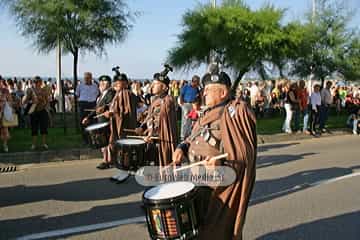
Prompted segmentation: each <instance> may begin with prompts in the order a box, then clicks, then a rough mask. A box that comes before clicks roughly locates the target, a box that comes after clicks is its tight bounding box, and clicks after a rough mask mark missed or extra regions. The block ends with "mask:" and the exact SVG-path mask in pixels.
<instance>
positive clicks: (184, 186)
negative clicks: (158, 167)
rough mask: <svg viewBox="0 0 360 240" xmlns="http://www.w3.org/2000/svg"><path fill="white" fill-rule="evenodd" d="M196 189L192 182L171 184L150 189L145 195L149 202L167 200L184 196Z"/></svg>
mask: <svg viewBox="0 0 360 240" xmlns="http://www.w3.org/2000/svg"><path fill="white" fill-rule="evenodd" d="M194 188H195V185H194V184H193V183H192V182H171V183H165V184H161V185H159V186H156V187H153V188H150V189H149V190H147V191H146V192H145V193H144V198H146V199H149V200H165V199H171V198H176V197H179V196H181V195H184V194H186V193H188V192H190V191H192V190H193V189H194Z"/></svg>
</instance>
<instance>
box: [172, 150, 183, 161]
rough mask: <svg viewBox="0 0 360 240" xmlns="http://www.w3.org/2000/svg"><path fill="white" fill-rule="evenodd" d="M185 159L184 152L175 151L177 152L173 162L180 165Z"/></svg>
mask: <svg viewBox="0 0 360 240" xmlns="http://www.w3.org/2000/svg"><path fill="white" fill-rule="evenodd" d="M183 157H184V152H183V150H181V149H180V148H177V149H175V151H174V153H173V155H172V160H173V162H174V163H175V164H180V163H181V160H182V159H183Z"/></svg>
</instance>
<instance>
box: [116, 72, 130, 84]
mask: <svg viewBox="0 0 360 240" xmlns="http://www.w3.org/2000/svg"><path fill="white" fill-rule="evenodd" d="M117 81H125V82H128V81H129V80H128V78H127V76H126V74H125V73H120V74H119V75H115V76H114V82H117Z"/></svg>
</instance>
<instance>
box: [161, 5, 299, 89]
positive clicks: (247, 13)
mask: <svg viewBox="0 0 360 240" xmlns="http://www.w3.org/2000/svg"><path fill="white" fill-rule="evenodd" d="M283 15H284V11H283V10H282V9H276V8H274V7H273V6H271V5H265V6H264V7H262V8H260V9H259V10H257V11H252V10H251V9H250V8H249V7H248V6H246V5H245V4H244V3H243V1H236V0H229V1H224V2H223V5H221V6H220V7H217V8H215V9H214V8H212V7H211V6H209V5H202V6H200V7H198V8H196V9H195V10H190V11H188V12H186V13H185V15H184V16H183V20H182V26H183V32H182V33H181V34H180V35H178V43H177V46H176V47H174V48H172V49H171V50H170V51H169V56H168V61H169V62H170V63H171V64H173V65H174V66H175V67H176V68H182V69H185V70H188V69H191V68H196V67H198V66H200V65H201V64H203V63H208V62H209V52H210V51H214V52H215V53H216V55H217V59H218V61H219V62H220V63H221V64H222V65H223V67H224V68H230V69H232V70H234V71H235V72H236V73H237V77H236V80H235V81H234V83H233V89H235V88H236V87H237V85H238V83H239V82H240V80H241V78H242V77H243V75H244V74H245V73H247V72H248V71H250V70H253V69H259V71H260V72H262V73H263V74H264V71H263V70H264V61H268V60H269V61H272V60H274V59H276V58H277V59H279V65H280V61H282V60H280V59H283V55H285V53H286V51H285V50H284V51H283V52H281V51H279V49H278V48H282V47H284V48H285V47H287V48H288V49H290V48H291V45H290V46H289V42H290V41H292V39H291V37H289V36H288V35H287V32H284V31H283V26H282V25H281V24H280V22H281V19H282V17H283ZM289 29H291V28H290V27H289ZM289 31H290V30H289ZM264 77H265V76H264Z"/></svg>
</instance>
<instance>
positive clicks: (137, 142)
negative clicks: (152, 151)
mask: <svg viewBox="0 0 360 240" xmlns="http://www.w3.org/2000/svg"><path fill="white" fill-rule="evenodd" d="M116 144H117V145H119V146H121V145H125V146H128V145H142V144H145V141H144V140H141V139H130V138H126V139H120V140H117V141H116Z"/></svg>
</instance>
